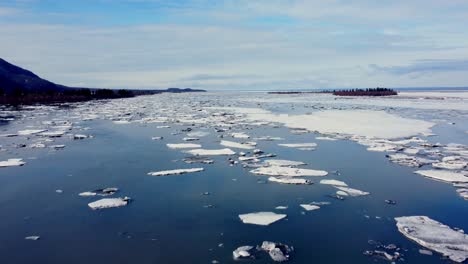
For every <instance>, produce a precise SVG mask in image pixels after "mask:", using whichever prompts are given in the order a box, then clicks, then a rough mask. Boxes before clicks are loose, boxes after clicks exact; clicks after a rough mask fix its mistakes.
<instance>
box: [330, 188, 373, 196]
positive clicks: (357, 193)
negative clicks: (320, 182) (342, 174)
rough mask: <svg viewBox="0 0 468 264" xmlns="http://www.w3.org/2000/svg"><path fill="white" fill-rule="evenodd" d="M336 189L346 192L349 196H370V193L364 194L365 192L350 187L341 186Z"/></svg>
mask: <svg viewBox="0 0 468 264" xmlns="http://www.w3.org/2000/svg"><path fill="white" fill-rule="evenodd" d="M335 187H336V188H337V189H338V190H340V191H343V192H346V193H347V194H349V196H364V195H369V194H370V193H368V192H364V191H361V190H358V189H353V188H349V187H341V186H335ZM337 194H338V193H337Z"/></svg>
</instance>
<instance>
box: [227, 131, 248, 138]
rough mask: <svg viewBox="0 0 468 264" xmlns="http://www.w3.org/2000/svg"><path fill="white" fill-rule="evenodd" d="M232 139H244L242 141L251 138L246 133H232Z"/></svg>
mask: <svg viewBox="0 0 468 264" xmlns="http://www.w3.org/2000/svg"><path fill="white" fill-rule="evenodd" d="M231 137H233V138H242V139H247V138H250V136H249V135H247V134H245V133H242V132H236V133H231Z"/></svg>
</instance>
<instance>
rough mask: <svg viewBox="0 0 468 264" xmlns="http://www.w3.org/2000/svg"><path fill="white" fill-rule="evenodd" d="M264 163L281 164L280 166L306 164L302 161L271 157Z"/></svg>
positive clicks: (269, 164)
mask: <svg viewBox="0 0 468 264" xmlns="http://www.w3.org/2000/svg"><path fill="white" fill-rule="evenodd" d="M264 163H265V164H266V165H268V166H280V167H295V166H301V165H306V164H305V163H304V162H302V161H293V160H280V159H269V160H265V161H264Z"/></svg>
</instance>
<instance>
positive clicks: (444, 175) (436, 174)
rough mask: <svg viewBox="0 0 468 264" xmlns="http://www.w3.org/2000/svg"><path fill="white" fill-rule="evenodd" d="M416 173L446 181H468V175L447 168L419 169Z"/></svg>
mask: <svg viewBox="0 0 468 264" xmlns="http://www.w3.org/2000/svg"><path fill="white" fill-rule="evenodd" d="M414 173H417V174H419V175H422V176H424V177H428V178H431V179H435V180H440V181H444V182H452V183H454V182H468V177H467V176H465V175H463V174H462V173H459V172H453V171H447V170H418V171H415V172H414Z"/></svg>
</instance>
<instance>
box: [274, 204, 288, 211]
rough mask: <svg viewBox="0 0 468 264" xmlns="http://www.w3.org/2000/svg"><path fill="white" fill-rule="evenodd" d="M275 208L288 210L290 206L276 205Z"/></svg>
mask: <svg viewBox="0 0 468 264" xmlns="http://www.w3.org/2000/svg"><path fill="white" fill-rule="evenodd" d="M275 209H276V210H286V209H288V207H287V206H284V205H279V206H276V207H275Z"/></svg>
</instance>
